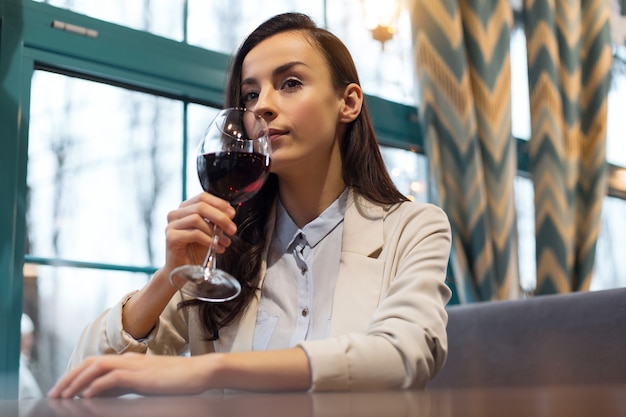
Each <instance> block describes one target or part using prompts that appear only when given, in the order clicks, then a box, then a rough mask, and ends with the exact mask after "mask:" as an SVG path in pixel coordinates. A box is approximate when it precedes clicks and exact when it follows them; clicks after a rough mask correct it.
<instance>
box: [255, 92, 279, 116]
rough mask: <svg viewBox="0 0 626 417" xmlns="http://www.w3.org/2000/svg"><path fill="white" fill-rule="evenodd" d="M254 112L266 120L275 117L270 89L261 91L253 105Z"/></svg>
mask: <svg viewBox="0 0 626 417" xmlns="http://www.w3.org/2000/svg"><path fill="white" fill-rule="evenodd" d="M254 112H255V113H256V114H258V115H259V116H261V117H262V118H264V119H265V120H266V121H269V120H272V119H273V118H274V117H276V105H275V102H274V98H273V95H272V92H271V91H267V90H265V91H261V92H260V93H259V97H258V99H257V101H256V105H255V106H254Z"/></svg>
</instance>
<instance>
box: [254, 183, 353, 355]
mask: <svg viewBox="0 0 626 417" xmlns="http://www.w3.org/2000/svg"><path fill="white" fill-rule="evenodd" d="M347 196H348V193H347V189H346V191H344V192H343V193H342V194H341V195H340V196H339V198H338V199H337V200H335V201H334V202H333V204H331V205H330V206H329V207H328V208H327V209H326V210H325V211H324V212H323V213H322V214H320V216H319V217H317V218H316V219H315V220H313V221H312V222H310V223H308V224H307V225H306V226H304V227H303V228H302V229H300V228H298V226H296V224H295V223H294V222H293V220H292V219H291V217H290V216H289V214H288V213H287V211H286V210H285V208H284V207H283V206H282V204H280V202H279V203H278V204H277V209H276V210H277V213H276V223H275V227H274V232H273V234H272V242H271V244H270V249H269V253H268V260H267V271H266V274H265V279H264V281H263V287H262V288H261V299H260V302H259V309H258V313H257V318H256V327H255V330H254V341H253V350H266V349H284V348H289V347H293V346H295V345H296V344H298V343H299V342H301V341H304V340H319V339H324V338H326V337H328V334H329V329H330V318H331V314H332V305H333V296H334V292H335V283H336V281H337V274H338V272H339V258H340V255H341V238H342V232H343V218H344V215H345V211H346V200H347Z"/></svg>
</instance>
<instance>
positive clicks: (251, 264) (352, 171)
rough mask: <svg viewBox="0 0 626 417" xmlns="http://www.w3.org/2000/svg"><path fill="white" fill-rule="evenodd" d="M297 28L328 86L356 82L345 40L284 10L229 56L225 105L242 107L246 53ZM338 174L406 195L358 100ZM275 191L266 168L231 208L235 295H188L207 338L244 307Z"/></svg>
mask: <svg viewBox="0 0 626 417" xmlns="http://www.w3.org/2000/svg"><path fill="white" fill-rule="evenodd" d="M289 31H297V32H301V33H302V34H303V35H304V36H305V37H307V38H308V39H309V40H310V41H311V43H312V45H313V46H314V47H316V48H317V49H318V50H319V52H320V53H321V54H322V55H323V56H324V57H325V60H326V63H327V64H328V67H329V69H330V73H331V77H332V82H333V86H334V88H335V89H336V91H337V92H338V94H340V93H342V92H343V90H344V89H345V87H347V86H348V85H349V84H351V83H356V84H359V77H358V74H357V70H356V67H355V65H354V62H353V60H352V57H351V55H350V52H349V51H348V49H347V48H346V46H345V45H344V44H343V43H342V42H341V40H339V38H337V37H336V36H335V35H333V34H332V33H330V32H329V31H327V30H325V29H322V28H319V27H317V26H316V25H315V23H314V22H313V21H312V20H311V18H309V17H308V16H306V15H304V14H300V13H284V14H280V15H277V16H274V17H273V18H271V19H269V20H267V21H266V22H264V23H262V24H261V25H260V26H259V27H258V28H257V29H255V30H254V31H253V32H252V33H251V34H250V35H249V36H248V37H247V38H246V39H245V40H244V42H243V43H242V44H241V46H240V47H239V50H238V51H237V53H236V54H235V56H234V57H233V60H232V63H231V70H230V76H229V80H228V83H227V86H226V97H225V103H224V105H225V107H242V106H243V102H242V97H241V79H242V66H243V61H244V59H245V57H246V55H247V54H248V53H249V52H250V51H251V50H252V49H253V48H254V47H255V46H257V45H258V44H259V43H261V42H262V41H264V40H265V39H267V38H269V37H271V36H273V35H276V34H278V33H282V32H289ZM340 151H341V159H342V176H343V180H344V182H345V184H346V185H348V186H349V187H352V188H353V189H354V190H355V191H356V192H357V193H359V194H361V195H363V196H364V197H366V198H368V199H370V200H372V201H375V202H378V203H382V204H394V203H398V202H402V201H405V200H406V197H405V196H404V195H403V194H402V193H400V192H399V191H398V189H397V188H396V187H395V185H394V183H393V181H392V180H391V178H390V177H389V174H388V173H387V169H386V167H385V164H384V162H383V159H382V156H381V154H380V149H379V146H378V142H377V140H376V135H375V132H374V127H373V125H372V121H371V119H370V116H369V113H368V110H367V105H366V103H365V102H364V103H363V106H362V109H361V113H360V114H359V116H358V117H357V118H356V119H355V120H354V121H353V122H351V123H350V125H349V126H348V128H347V129H346V134H345V137H344V138H343V139H342V142H341V145H340ZM277 193H278V178H277V177H276V176H275V175H274V174H270V177H269V179H268V180H267V182H266V183H265V185H264V186H263V188H262V189H261V190H260V191H259V193H258V194H256V195H255V196H254V197H253V198H251V199H250V200H248V201H247V202H245V203H244V204H242V205H241V206H239V207H238V209H237V215H236V216H235V222H236V223H237V225H238V231H237V234H236V236H233V237H232V244H231V246H230V247H229V248H228V249H227V250H226V252H225V253H224V254H223V255H221V257H220V268H222V269H224V270H226V271H228V272H230V273H231V274H233V275H234V276H235V277H237V279H238V280H239V281H240V282H241V286H242V292H241V294H240V296H239V297H237V298H235V299H234V300H231V301H228V302H225V303H206V302H196V301H191V302H189V303H187V304H189V305H199V308H200V314H201V315H202V317H203V323H204V326H205V328H206V330H207V331H208V333H209V334H210V335H212V336H211V338H212V340H215V339H217V338H218V337H219V329H220V328H221V327H224V326H226V325H228V324H230V323H231V322H232V321H233V320H234V319H236V318H237V317H238V316H239V315H240V313H241V312H242V311H243V310H244V309H245V307H246V305H248V303H249V302H250V299H251V298H252V297H253V296H254V293H255V291H256V290H257V287H258V282H259V270H260V266H261V263H262V260H263V259H262V257H263V254H264V248H265V246H266V243H267V242H266V241H267V236H268V231H267V230H266V224H267V222H268V218H269V216H270V211H271V208H272V207H273V205H274V201H275V199H276V196H277Z"/></svg>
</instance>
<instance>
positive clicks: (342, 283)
mask: <svg viewBox="0 0 626 417" xmlns="http://www.w3.org/2000/svg"><path fill="white" fill-rule="evenodd" d="M388 210H389V208H388V207H383V206H381V205H376V204H373V203H371V202H370V201H368V200H366V199H365V198H363V197H361V196H359V195H358V194H356V193H354V192H353V191H352V190H351V191H350V194H349V196H348V204H347V207H346V216H345V219H344V225H343V241H342V249H341V258H340V265H339V274H338V276H337V284H336V288H335V295H334V298H333V312H332V322H331V330H330V333H331V336H336V335H339V334H344V333H347V332H349V331H356V330H362V331H365V330H367V327H368V325H369V320H370V317H371V313H372V312H373V310H374V309H375V308H376V307H377V305H378V302H379V299H380V292H381V285H382V277H383V273H384V266H385V264H384V261H382V260H379V259H378V254H379V253H380V251H381V249H382V246H383V242H384V235H383V220H384V217H385V215H386V214H387V211H388Z"/></svg>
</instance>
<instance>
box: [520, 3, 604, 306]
mask: <svg viewBox="0 0 626 417" xmlns="http://www.w3.org/2000/svg"><path fill="white" fill-rule="evenodd" d="M609 19H610V0H582V1H581V0H526V1H525V2H524V25H525V30H526V42H527V54H528V76H529V79H528V82H529V91H530V107H531V139H530V143H529V156H530V171H531V175H532V178H533V184H534V187H535V196H534V204H535V233H536V261H537V287H536V294H549V293H563V292H570V291H579V290H587V289H589V286H590V283H591V278H592V276H593V266H594V262H595V249H596V242H597V238H598V233H599V229H600V215H601V209H602V201H603V198H604V196H605V194H606V155H605V148H606V146H605V143H606V120H607V95H608V88H609V81H610V80H609V76H610V68H611V61H612V59H611V46H610V30H609Z"/></svg>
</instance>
